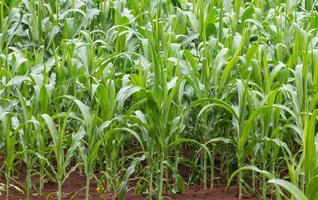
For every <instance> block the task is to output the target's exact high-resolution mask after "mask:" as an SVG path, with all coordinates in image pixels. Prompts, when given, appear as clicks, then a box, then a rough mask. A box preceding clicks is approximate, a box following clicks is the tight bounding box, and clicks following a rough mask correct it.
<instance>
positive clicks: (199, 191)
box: [0, 173, 255, 200]
mask: <svg viewBox="0 0 318 200" xmlns="http://www.w3.org/2000/svg"><path fill="white" fill-rule="evenodd" d="M56 190H57V184H56V183H46V184H45V187H44V191H43V195H42V196H38V195H37V194H36V192H35V191H33V193H32V197H31V200H54V199H56ZM62 190H63V200H71V199H73V200H84V199H85V177H84V176H81V175H79V174H74V173H73V174H72V175H71V176H70V177H69V178H68V180H67V181H66V182H65V183H64V185H63V189H62ZM237 196H238V189H237V187H231V188H229V189H228V190H227V191H225V189H224V188H223V187H221V186H220V187H215V188H214V189H212V190H210V189H203V188H202V187H200V186H191V187H188V188H186V189H185V191H184V192H183V193H180V194H172V195H169V196H167V197H166V199H174V200H234V199H238V198H237ZM0 199H5V194H4V193H2V195H0ZM9 199H10V200H25V199H26V197H25V195H24V194H23V193H21V192H19V191H18V190H16V189H14V188H11V189H10V192H9ZM90 199H91V200H111V199H112V194H111V193H107V194H102V195H100V194H98V192H97V186H96V184H95V183H94V182H93V183H92V184H91V189H90ZM126 199H127V200H143V199H146V196H136V195H134V194H133V192H132V191H130V190H129V191H127V194H126ZM245 199H250V200H255V198H251V197H246V198H245Z"/></svg>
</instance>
